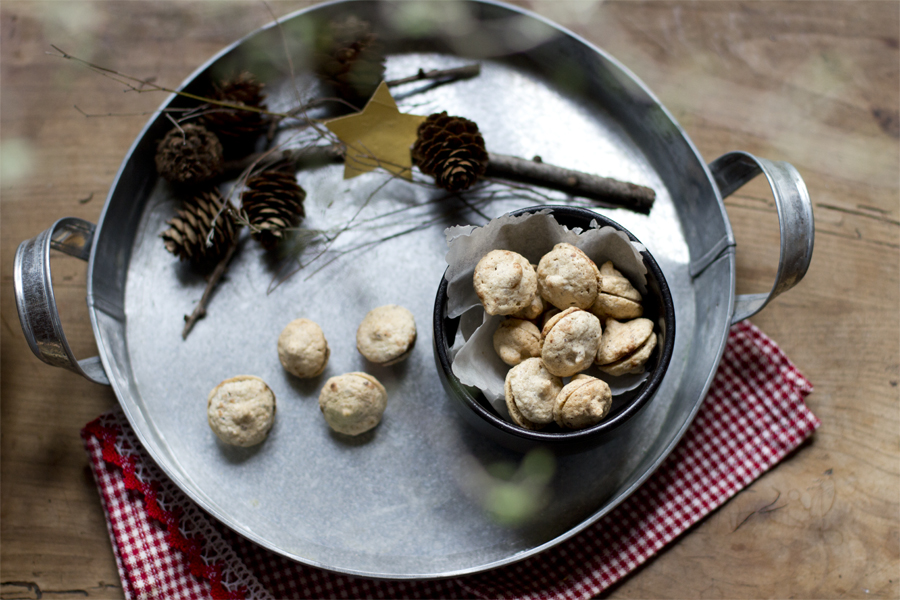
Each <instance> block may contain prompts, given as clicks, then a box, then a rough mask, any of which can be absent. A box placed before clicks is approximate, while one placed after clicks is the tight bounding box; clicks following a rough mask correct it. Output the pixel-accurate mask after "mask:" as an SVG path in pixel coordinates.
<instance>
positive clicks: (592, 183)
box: [485, 153, 656, 214]
mask: <svg viewBox="0 0 900 600" xmlns="http://www.w3.org/2000/svg"><path fill="white" fill-rule="evenodd" d="M485 176H487V177H500V178H503V179H512V180H515V181H525V182H528V183H534V184H536V185H540V186H544V187H548V188H552V189H555V190H559V191H561V192H565V193H567V194H572V195H573V196H584V197H586V198H591V199H593V200H599V201H601V202H604V203H609V204H610V205H612V206H616V207H621V208H628V209H630V210H633V211H635V212H639V213H644V214H648V213H649V212H650V209H651V208H652V207H653V201H654V200H655V199H656V192H654V191H653V190H652V189H651V188H648V187H645V186H642V185H637V184H634V183H628V182H625V181H619V180H617V179H611V178H609V177H601V176H599V175H592V174H590V173H583V172H581V171H575V170H573V169H564V168H562V167H556V166H554V165H548V164H547V163H544V162H542V161H538V160H525V159H524V158H519V157H517V156H507V155H505V154H494V153H489V154H488V166H487V171H486V172H485Z"/></svg>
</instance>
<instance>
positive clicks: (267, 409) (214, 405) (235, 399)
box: [206, 375, 275, 447]
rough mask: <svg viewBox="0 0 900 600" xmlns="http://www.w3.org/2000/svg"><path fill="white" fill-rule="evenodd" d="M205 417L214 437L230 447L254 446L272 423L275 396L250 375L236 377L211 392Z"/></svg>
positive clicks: (262, 383) (273, 420) (260, 380)
mask: <svg viewBox="0 0 900 600" xmlns="http://www.w3.org/2000/svg"><path fill="white" fill-rule="evenodd" d="M206 417H207V420H208V421H209V427H210V428H211V429H212V430H213V433H215V434H216V436H217V437H218V438H219V439H220V440H222V441H223V442H225V443H226V444H231V445H232V446H243V447H247V446H255V445H256V444H259V443H260V442H262V441H263V440H264V439H266V436H267V435H269V430H270V429H272V424H273V423H274V422H275V394H274V393H273V392H272V390H271V389H269V386H268V385H266V382H265V381H263V380H262V379H260V378H259V377H255V376H253V375H238V376H237V377H232V378H231V379H226V380H225V381H223V382H222V383H220V384H219V385H217V386H216V387H214V388H213V390H212V391H211V392H210V393H209V396H208V397H207V400H206Z"/></svg>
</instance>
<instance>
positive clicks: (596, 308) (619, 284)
mask: <svg viewBox="0 0 900 600" xmlns="http://www.w3.org/2000/svg"><path fill="white" fill-rule="evenodd" d="M642 300H643V298H642V297H641V293H640V292H639V291H637V289H635V287H634V286H633V285H631V282H630V281H628V278H627V277H625V276H624V275H622V273H621V272H619V271H618V269H616V268H615V267H614V266H613V264H612V262H611V261H606V262H605V263H603V265H602V266H601V267H600V285H599V291H598V293H597V297H596V299H595V300H594V303H593V305H591V312H592V313H594V314H595V315H597V316H598V317H599V318H601V319H605V318H607V317H610V318H613V319H618V320H619V321H623V320H625V319H636V318H638V317H640V316H643V314H644V307H643V305H642V303H641V301H642Z"/></svg>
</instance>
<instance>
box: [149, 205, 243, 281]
mask: <svg viewBox="0 0 900 600" xmlns="http://www.w3.org/2000/svg"><path fill="white" fill-rule="evenodd" d="M223 202H224V199H223V198H222V195H221V194H219V191H218V190H216V189H211V190H206V191H204V192H201V193H199V194H197V195H196V196H194V197H193V198H192V199H191V200H190V201H188V202H185V204H184V206H183V208H181V209H180V210H179V211H178V212H176V213H175V216H174V217H172V218H171V219H169V221H168V224H169V228H168V229H167V230H166V231H164V232H163V233H161V234H160V237H161V238H162V239H163V241H164V242H165V244H166V250H168V251H169V252H171V253H172V254H174V255H175V256H177V257H178V258H180V259H182V260H189V261H191V262H192V263H194V264H195V265H196V266H199V267H211V266H213V265H215V264H217V263H218V262H219V261H220V260H221V259H222V257H224V256H225V253H226V252H227V251H228V248H229V247H230V246H231V244H232V243H234V240H235V238H236V237H237V234H238V230H239V228H240V225H239V224H238V223H237V221H236V220H235V218H234V214H233V213H232V212H231V210H229V209H226V210H224V211H222V213H221V214H219V209H221V207H222V204H223ZM216 215H218V217H216ZM213 219H215V224H214V225H213ZM210 229H213V235H212V240H211V241H212V244H211V245H209V246H207V245H206V240H207V237H208V236H209V231H210Z"/></svg>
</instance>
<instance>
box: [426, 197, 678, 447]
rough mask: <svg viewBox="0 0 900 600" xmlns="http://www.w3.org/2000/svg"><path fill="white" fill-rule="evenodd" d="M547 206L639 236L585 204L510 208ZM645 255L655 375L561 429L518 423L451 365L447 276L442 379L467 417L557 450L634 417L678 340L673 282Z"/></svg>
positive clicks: (485, 428)
mask: <svg viewBox="0 0 900 600" xmlns="http://www.w3.org/2000/svg"><path fill="white" fill-rule="evenodd" d="M546 209H550V211H551V214H552V216H553V217H554V218H555V219H556V221H557V222H558V223H560V224H561V225H564V226H566V227H568V228H570V229H572V228H575V227H580V228H581V229H588V228H589V227H590V223H591V221H597V223H599V224H600V225H601V226H606V225H608V226H611V227H614V228H616V229H618V230H619V231H622V232H624V233H625V234H626V235H627V236H628V237H629V239H631V240H632V241H636V242H639V241H640V240H638V239H637V238H636V237H634V236H633V235H632V234H631V232H629V231H628V230H626V229H625V228H624V227H622V226H621V225H619V224H618V223H616V222H615V221H612V220H610V219H608V218H606V217H604V216H602V215H599V214H597V213H595V212H593V211H591V210H588V209H584V208H577V207H572V206H535V207H530V208H523V209H521V210H517V211H514V212H512V213H510V214H513V215H522V214H526V213H533V212H538V211H541V210H546ZM641 256H642V257H643V260H644V265H645V266H646V268H647V294H645V296H644V300H643V303H644V316H645V317H647V318H649V319H651V320H652V321H653V322H654V323H656V333H657V334H659V337H660V343H659V344H658V345H657V347H656V350H654V351H653V355H652V356H651V357H650V359H649V360H648V362H647V369H648V370H649V371H650V376H649V377H648V378H647V379H645V380H644V381H643V382H642V383H641V385H640V386H638V387H637V388H636V389H634V390H630V391H628V392H626V393H624V394H621V395H619V396H615V397H613V406H612V408H611V409H610V412H609V414H608V415H607V417H606V419H604V420H603V421H601V422H600V423H598V424H597V425H594V426H593V427H588V428H585V429H577V430H569V429H562V428H559V427H557V426H556V425H555V424H551V425H550V426H548V427H547V428H545V429H542V430H540V431H532V430H528V429H524V428H522V427H519V426H518V425H516V424H514V423H511V422H509V421H507V420H506V419H504V418H503V417H501V416H500V415H499V414H497V412H496V411H495V410H494V408H493V407H492V406H491V404H490V402H488V400H487V399H486V398H485V397H484V395H483V394H482V393H481V392H480V391H479V390H477V389H475V388H471V387H469V386H465V385H463V384H462V383H460V381H459V379H458V378H457V377H456V375H454V374H453V371H452V369H451V361H450V355H449V351H450V347H451V346H452V345H453V340H454V338H455V337H456V331H457V329H458V327H459V317H456V318H453V319H449V318H447V317H446V316H445V315H446V306H447V285H448V282H447V278H446V277H444V278H443V279H442V280H441V285H440V287H439V288H438V293H437V298H436V299H435V302H434V323H433V325H434V337H433V339H434V351H435V352H434V356H435V362H436V363H437V367H438V374H439V375H440V378H441V382H442V383H443V385H444V387H445V389H446V390H447V392H448V393H449V395H450V397H451V398H452V399H453V404H454V405H455V406H456V408H457V409H459V412H460V414H461V415H462V417H463V418H464V419H465V420H466V422H467V423H469V425H471V426H473V427H474V428H475V429H477V430H478V431H479V432H481V433H482V434H483V435H485V436H486V437H488V438H489V439H492V440H494V441H495V442H497V443H499V444H501V445H503V446H505V447H507V448H511V449H513V450H519V451H527V450H530V449H532V448H534V447H536V446H542V445H543V446H548V447H551V448H553V449H554V450H561V451H580V450H586V449H589V448H591V447H594V446H596V445H598V444H600V443H602V442H603V441H604V439H605V438H606V437H607V436H608V434H609V432H611V431H613V430H614V429H615V428H617V427H619V426H621V425H622V424H624V423H625V422H626V421H628V420H629V419H631V418H632V417H634V416H635V415H636V414H637V413H638V412H639V411H640V410H641V409H642V408H643V407H644V406H645V405H646V404H647V403H648V402H649V401H650V400H651V399H652V398H653V396H654V394H655V393H656V390H657V389H658V388H659V385H660V383H661V382H662V380H663V377H664V376H665V374H666V368H667V367H668V366H669V361H670V360H671V358H672V349H673V347H674V344H675V306H674V305H673V303H672V295H671V293H670V292H669V286H668V284H667V283H666V279H665V277H664V276H663V274H662V270H661V269H660V268H659V265H658V264H657V263H656V260H654V258H653V256H651V255H650V252H649V251H647V250H644V251H643V252H641Z"/></svg>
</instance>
